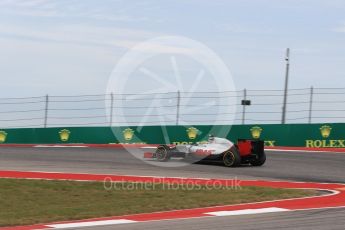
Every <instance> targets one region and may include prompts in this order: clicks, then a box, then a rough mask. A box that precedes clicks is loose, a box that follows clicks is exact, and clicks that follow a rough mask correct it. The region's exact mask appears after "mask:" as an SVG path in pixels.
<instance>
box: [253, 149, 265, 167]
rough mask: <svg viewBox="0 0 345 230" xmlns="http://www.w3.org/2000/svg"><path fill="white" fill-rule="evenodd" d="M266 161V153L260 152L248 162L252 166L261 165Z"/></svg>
mask: <svg viewBox="0 0 345 230" xmlns="http://www.w3.org/2000/svg"><path fill="white" fill-rule="evenodd" d="M265 162H266V154H265V152H262V153H261V154H260V155H259V156H258V157H257V158H256V159H254V160H251V161H250V164H251V165H253V166H261V165H263V164H265Z"/></svg>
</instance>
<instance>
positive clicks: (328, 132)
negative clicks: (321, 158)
mask: <svg viewBox="0 0 345 230" xmlns="http://www.w3.org/2000/svg"><path fill="white" fill-rule="evenodd" d="M331 130H332V127H331V126H329V125H323V126H321V128H320V132H321V136H322V137H323V138H327V137H329V135H331Z"/></svg>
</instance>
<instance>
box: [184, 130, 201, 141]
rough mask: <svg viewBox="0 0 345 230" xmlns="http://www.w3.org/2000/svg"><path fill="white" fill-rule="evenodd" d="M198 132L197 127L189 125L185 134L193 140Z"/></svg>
mask: <svg viewBox="0 0 345 230" xmlns="http://www.w3.org/2000/svg"><path fill="white" fill-rule="evenodd" d="M198 133H199V130H198V129H197V128H194V127H190V128H188V129H187V135H188V138H189V139H192V140H194V139H195V138H196V137H197V135H198Z"/></svg>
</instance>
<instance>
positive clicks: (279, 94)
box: [0, 87, 345, 129]
mask: <svg viewBox="0 0 345 230" xmlns="http://www.w3.org/2000/svg"><path fill="white" fill-rule="evenodd" d="M283 95H284V92H283V90H250V89H243V90H239V91H232V92H229V91H227V92H179V91H178V92H167V93H150V94H144V93H143V94H139V93H138V94H136V93H134V94H116V93H113V94H99V95H75V96H53V95H46V96H39V97H25V98H24V97H23V98H0V106H1V109H0V128H2V129H5V128H26V127H32V128H39V127H77V126H80V127H84V126H145V125H148V126H149V125H205V124H207V125H210V124H211V125H212V124H214V125H228V124H280V123H282V112H283V109H282V107H283ZM344 96H345V88H313V87H311V88H303V89H290V90H289V91H288V99H287V105H286V107H287V109H286V116H285V117H286V123H290V124H291V123H337V122H343V121H344V119H345V97H344ZM243 100H249V101H250V105H242V102H243Z"/></svg>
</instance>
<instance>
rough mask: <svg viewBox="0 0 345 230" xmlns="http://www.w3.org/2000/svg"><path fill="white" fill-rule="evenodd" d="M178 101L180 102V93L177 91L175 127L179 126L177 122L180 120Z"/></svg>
mask: <svg viewBox="0 0 345 230" xmlns="http://www.w3.org/2000/svg"><path fill="white" fill-rule="evenodd" d="M180 100H181V93H180V91H177V103H176V125H179V120H180Z"/></svg>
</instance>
